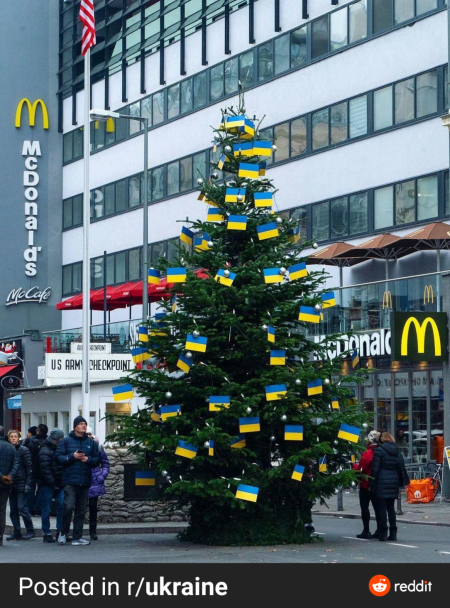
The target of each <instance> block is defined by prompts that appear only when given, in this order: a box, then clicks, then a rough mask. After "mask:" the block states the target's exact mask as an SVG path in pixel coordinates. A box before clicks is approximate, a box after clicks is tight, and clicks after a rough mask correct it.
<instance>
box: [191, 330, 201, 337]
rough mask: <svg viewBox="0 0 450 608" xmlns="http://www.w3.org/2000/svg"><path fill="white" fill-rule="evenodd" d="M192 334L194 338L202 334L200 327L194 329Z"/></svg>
mask: <svg viewBox="0 0 450 608" xmlns="http://www.w3.org/2000/svg"><path fill="white" fill-rule="evenodd" d="M192 335H193V336H194V338H198V337H199V335H200V332H199V331H198V329H194V331H193V332H192Z"/></svg>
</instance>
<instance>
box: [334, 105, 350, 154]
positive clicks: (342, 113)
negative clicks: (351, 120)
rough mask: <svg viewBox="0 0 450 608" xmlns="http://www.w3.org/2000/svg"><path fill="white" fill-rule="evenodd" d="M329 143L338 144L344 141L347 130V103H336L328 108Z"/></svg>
mask: <svg viewBox="0 0 450 608" xmlns="http://www.w3.org/2000/svg"><path fill="white" fill-rule="evenodd" d="M330 125H331V143H332V144H338V143H340V142H341V141H346V140H347V137H348V133H347V129H348V125H347V102H346V101H344V102H342V103H337V104H336V105H335V106H331V108H330Z"/></svg>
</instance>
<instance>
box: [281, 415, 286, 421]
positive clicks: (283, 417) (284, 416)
mask: <svg viewBox="0 0 450 608" xmlns="http://www.w3.org/2000/svg"><path fill="white" fill-rule="evenodd" d="M286 420H287V416H286V414H283V415H282V416H281V422H286Z"/></svg>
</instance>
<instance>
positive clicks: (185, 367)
mask: <svg viewBox="0 0 450 608" xmlns="http://www.w3.org/2000/svg"><path fill="white" fill-rule="evenodd" d="M191 365H192V359H188V358H187V357H186V355H183V354H181V355H180V356H179V358H178V361H177V367H179V368H180V369H181V370H182V371H183V372H185V373H186V374H188V373H189V372H190V369H191Z"/></svg>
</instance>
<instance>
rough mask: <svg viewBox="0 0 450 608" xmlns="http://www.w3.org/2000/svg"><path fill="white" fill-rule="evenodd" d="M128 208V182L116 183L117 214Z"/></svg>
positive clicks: (122, 180) (124, 180)
mask: <svg viewBox="0 0 450 608" xmlns="http://www.w3.org/2000/svg"><path fill="white" fill-rule="evenodd" d="M126 208H127V180H126V179H121V180H120V182H116V213H119V211H125V209H126Z"/></svg>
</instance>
